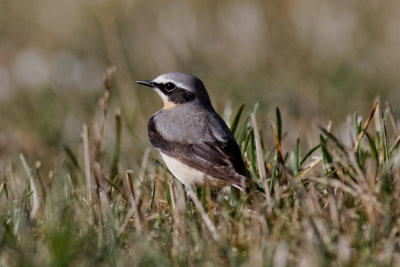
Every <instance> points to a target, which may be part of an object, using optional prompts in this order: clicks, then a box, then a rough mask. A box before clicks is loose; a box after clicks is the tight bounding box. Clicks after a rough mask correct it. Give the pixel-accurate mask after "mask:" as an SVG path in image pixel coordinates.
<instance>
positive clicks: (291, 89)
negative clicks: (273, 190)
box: [0, 0, 400, 166]
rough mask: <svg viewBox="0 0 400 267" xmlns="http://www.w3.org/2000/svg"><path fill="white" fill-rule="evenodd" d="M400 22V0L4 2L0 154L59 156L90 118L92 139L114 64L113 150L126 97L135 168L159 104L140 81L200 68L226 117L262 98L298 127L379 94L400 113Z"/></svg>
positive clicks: (265, 115) (338, 115)
mask: <svg viewBox="0 0 400 267" xmlns="http://www.w3.org/2000/svg"><path fill="white" fill-rule="evenodd" d="M399 29H400V1H397V0H387V1H365V0H359V1H344V0H341V1H337V0H335V1H317V0H276V1H261V0H260V1H211V0H205V1H196V2H195V1H174V2H172V1H153V0H150V1H123V0H117V1H110V0H109V1H107V0H104V1H100V0H99V1H89V0H86V1H82V0H69V1H67V0H64V1H60V0H41V1H28V0H21V1H6V0H0V129H1V130H0V162H1V164H4V163H5V164H8V163H7V161H8V160H9V159H11V158H14V157H15V156H16V155H17V153H19V152H23V153H24V154H27V155H28V158H29V156H30V155H34V156H35V157H34V158H36V159H39V160H42V161H43V162H44V164H46V163H47V162H49V161H56V162H57V161H62V159H63V157H62V156H57V157H53V156H55V155H62V153H60V150H62V145H68V146H70V147H72V149H73V150H74V151H77V150H78V149H81V131H82V124H83V123H87V124H88V125H89V127H90V129H91V136H94V133H93V131H95V129H96V127H95V125H96V124H97V125H98V124H99V121H100V119H101V115H102V113H101V108H100V107H99V99H100V98H101V96H102V94H103V86H102V74H103V73H104V71H105V69H106V67H107V66H110V65H115V66H116V67H117V69H118V70H117V72H116V73H115V77H114V85H113V90H112V95H111V106H110V116H109V119H108V123H109V127H108V128H107V137H108V140H111V141H110V142H109V144H108V143H107V144H106V147H105V148H106V150H107V146H109V147H112V146H113V141H112V140H114V139H113V134H114V132H115V131H114V128H113V127H114V119H113V112H114V110H115V109H117V108H118V107H120V108H121V112H122V122H123V129H124V132H123V137H122V138H123V147H122V153H125V157H122V158H124V159H125V161H126V162H127V165H128V166H129V164H130V162H132V161H136V162H139V161H140V158H141V157H142V154H143V153H142V152H143V150H144V148H145V147H147V146H148V145H149V143H148V141H147V130H146V124H147V120H148V118H149V117H150V116H151V115H152V114H153V113H154V112H156V111H157V110H158V109H159V108H161V106H162V104H161V100H159V98H158V96H156V94H154V93H153V92H151V91H150V90H146V88H141V87H139V86H137V85H136V84H135V83H134V81H135V80H139V79H153V78H154V77H156V76H157V75H159V74H161V73H164V72H170V71H182V72H188V73H192V74H194V75H196V76H198V77H199V78H201V79H202V80H203V82H204V83H205V85H206V87H207V88H208V91H209V94H210V96H211V99H212V101H213V103H214V105H215V107H216V109H217V111H219V113H220V114H221V115H224V116H223V117H224V118H226V119H228V120H229V118H232V116H233V114H234V113H235V111H236V110H237V108H238V107H239V106H240V104H242V103H246V104H247V108H248V109H251V106H252V105H253V104H254V103H256V102H259V103H260V111H261V112H259V116H260V118H259V119H260V124H261V127H262V128H263V129H268V130H269V120H270V119H271V118H272V116H273V112H274V111H273V110H274V107H276V106H279V107H280V109H281V110H282V113H283V116H284V121H285V125H284V126H285V127H286V129H289V131H290V132H294V133H295V136H298V135H300V136H307V134H308V132H309V131H311V129H313V127H314V126H315V125H316V124H317V123H321V124H324V125H326V124H327V122H328V121H329V120H333V122H334V123H335V122H339V121H344V120H345V118H346V115H347V114H351V113H353V112H358V113H360V114H363V115H364V116H366V115H367V114H368V112H369V110H370V108H371V106H372V103H373V100H374V98H375V97H377V96H380V97H381V99H382V100H383V101H384V100H390V101H391V104H392V106H393V109H394V113H395V114H399V113H400V106H399V103H400V88H399V82H400V75H399V73H400V69H399V67H400V49H399V47H400V30H399ZM314 128H315V127H314ZM313 131H315V130H313ZM315 132H317V131H315ZM271 140H272V139H271ZM128 148H129V149H128ZM124 151H125V152H124ZM128 151H129V153H128ZM132 151H134V152H135V153H132ZM136 152H137V154H136Z"/></svg>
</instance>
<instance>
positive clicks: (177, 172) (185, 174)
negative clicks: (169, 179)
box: [160, 152, 227, 188]
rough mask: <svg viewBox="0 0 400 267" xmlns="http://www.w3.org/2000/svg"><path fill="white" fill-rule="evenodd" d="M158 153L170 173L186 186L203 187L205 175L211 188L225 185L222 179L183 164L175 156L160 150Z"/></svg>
mask: <svg viewBox="0 0 400 267" xmlns="http://www.w3.org/2000/svg"><path fill="white" fill-rule="evenodd" d="M160 154H161V157H162V158H163V160H164V162H165V164H166V165H167V167H168V169H169V170H170V171H171V173H172V174H173V175H174V176H175V177H176V178H177V179H178V180H179V181H180V182H181V183H183V184H184V185H186V186H197V187H204V185H205V177H207V181H208V183H209V184H210V187H211V188H221V187H223V186H225V185H227V183H226V182H225V181H223V180H222V179H219V178H214V177H211V176H208V175H205V174H204V173H202V172H200V171H198V170H195V169H193V168H191V167H189V166H187V165H185V164H183V163H182V162H180V161H179V160H177V159H175V158H172V157H170V156H167V155H165V154H163V153H161V152H160Z"/></svg>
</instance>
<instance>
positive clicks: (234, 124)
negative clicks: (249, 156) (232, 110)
mask: <svg viewBox="0 0 400 267" xmlns="http://www.w3.org/2000/svg"><path fill="white" fill-rule="evenodd" d="M243 109H244V104H242V105H241V106H240V107H239V109H238V111H237V112H236V115H235V117H234V118H233V120H232V123H231V129H230V130H231V132H232V134H233V135H235V132H236V129H237V126H238V124H239V120H240V116H241V115H242V112H243Z"/></svg>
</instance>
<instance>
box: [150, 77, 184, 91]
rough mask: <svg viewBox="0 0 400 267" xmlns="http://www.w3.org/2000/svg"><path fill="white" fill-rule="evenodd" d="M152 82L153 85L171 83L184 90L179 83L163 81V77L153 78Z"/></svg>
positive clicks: (168, 80) (169, 80)
mask: <svg viewBox="0 0 400 267" xmlns="http://www.w3.org/2000/svg"><path fill="white" fill-rule="evenodd" d="M153 82H155V83H161V84H166V83H173V84H175V85H176V86H177V87H181V88H184V86H183V84H181V83H180V82H176V81H173V80H171V79H165V78H164V77H163V76H159V77H157V78H155V79H154V80H153Z"/></svg>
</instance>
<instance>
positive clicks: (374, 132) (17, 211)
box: [0, 70, 400, 266]
mask: <svg viewBox="0 0 400 267" xmlns="http://www.w3.org/2000/svg"><path fill="white" fill-rule="evenodd" d="M111 74H112V71H111V70H110V71H109V72H108V73H107V75H106V78H105V88H106V90H105V94H104V98H103V101H102V103H103V105H102V106H103V115H104V117H103V119H102V121H101V123H100V125H99V127H98V129H99V130H98V131H97V132H96V131H95V129H91V128H90V127H88V126H86V125H84V126H83V131H82V149H80V150H79V151H78V150H77V151H74V150H73V149H71V148H69V147H68V146H66V147H65V148H64V151H63V153H64V154H65V161H64V162H63V164H60V166H54V168H53V169H52V171H50V172H49V173H43V172H42V169H41V164H40V162H36V163H35V164H29V163H28V162H34V161H35V159H34V158H33V159H31V158H29V159H26V158H25V157H24V155H23V154H20V157H19V158H17V159H14V160H13V161H12V163H10V164H9V167H8V168H5V169H4V170H1V171H0V180H1V184H0V202H1V206H0V222H1V224H0V265H2V266H94V265H95V266H110V265H112V266H171V265H183V266H186V265H188V266H198V265H203V266H205V265H207V266H209V265H211V266H214V265H218V266H224V265H233V266H238V265H254V266H287V265H300V266H327V265H338V266H354V265H358V266H366V265H382V266H391V265H398V264H400V251H399V250H400V249H399V245H400V243H399V242H400V237H399V228H400V220H399V219H398V218H399V215H400V201H399V196H400V183H399V175H400V168H399V167H400V153H399V148H398V146H399V142H400V135H399V127H398V125H397V124H396V118H395V117H394V115H393V114H392V112H391V108H390V106H389V104H386V105H382V103H381V102H379V101H377V102H376V103H375V105H374V107H373V109H372V111H371V113H370V116H369V117H368V118H367V120H365V121H363V120H362V118H361V116H359V115H358V114H354V116H353V119H352V122H350V121H348V122H347V123H346V124H344V126H343V127H342V128H340V129H338V128H336V127H334V126H331V125H328V127H326V128H325V127H322V126H320V129H318V128H315V129H312V131H320V136H319V139H317V140H314V146H312V147H310V148H308V149H307V150H303V149H302V148H303V145H302V143H301V142H300V139H298V140H297V142H296V145H295V147H293V148H291V149H289V150H287V151H285V150H284V147H285V146H283V144H284V142H285V136H286V133H287V132H289V131H294V129H290V128H289V129H284V128H283V127H282V121H283V120H284V118H282V117H281V114H280V111H279V109H278V108H277V109H276V119H275V121H273V122H272V123H271V130H272V136H273V137H274V138H273V140H263V136H265V135H263V134H262V133H263V131H266V130H264V129H260V128H259V126H258V125H257V118H256V114H257V105H256V106H255V107H254V108H253V109H252V110H251V111H248V112H247V113H246V109H245V107H244V106H241V107H240V108H239V109H238V112H237V114H236V115H235V116H234V118H233V119H232V122H231V124H230V125H231V130H232V132H233V133H234V134H235V136H236V139H237V141H238V143H239V144H240V148H241V150H242V154H243V156H244V159H245V163H246V165H247V168H248V171H249V179H253V180H254V181H255V182H256V183H258V185H259V186H261V187H263V188H264V189H265V194H261V193H258V192H250V193H249V194H244V193H241V192H237V191H234V189H231V188H225V189H223V190H221V191H210V190H209V189H208V188H204V189H196V190H195V191H187V192H186V191H185V189H184V188H183V186H182V185H181V184H180V183H179V182H178V181H177V180H176V179H174V178H173V177H172V176H171V174H170V173H169V172H168V171H167V170H166V169H165V167H164V166H163V164H162V162H160V161H158V158H159V157H158V156H156V154H155V153H153V156H154V158H153V157H152V156H151V155H152V153H150V151H151V150H150V149H147V150H146V151H145V153H144V154H143V157H142V158H143V159H142V164H141V168H139V169H133V170H125V169H122V168H121V164H120V146H121V127H122V126H121V114H120V112H117V113H116V114H115V117H114V119H115V125H116V127H115V128H116V129H115V140H106V138H105V136H104V131H105V129H106V127H108V126H107V125H108V124H107V121H106V118H107V114H108V100H109V96H110V90H111ZM372 124H375V126H372ZM88 128H89V129H88ZM373 128H374V129H373ZM267 130H268V129H267ZM339 130H340V133H341V134H340V135H338V134H336V133H337V132H339ZM310 131H311V130H310ZM91 132H96V134H95V135H94V136H93V134H90V133H91ZM125 138H126V137H125ZM107 142H112V143H114V144H115V146H114V151H113V153H112V156H108V155H106V153H105V152H104V149H103V147H104V143H107ZM266 144H274V145H273V146H271V147H269V148H267V145H266ZM191 199H193V201H192V200H191Z"/></svg>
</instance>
